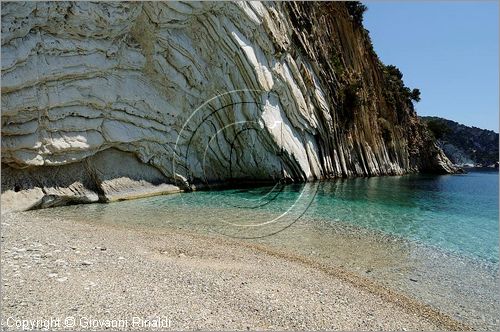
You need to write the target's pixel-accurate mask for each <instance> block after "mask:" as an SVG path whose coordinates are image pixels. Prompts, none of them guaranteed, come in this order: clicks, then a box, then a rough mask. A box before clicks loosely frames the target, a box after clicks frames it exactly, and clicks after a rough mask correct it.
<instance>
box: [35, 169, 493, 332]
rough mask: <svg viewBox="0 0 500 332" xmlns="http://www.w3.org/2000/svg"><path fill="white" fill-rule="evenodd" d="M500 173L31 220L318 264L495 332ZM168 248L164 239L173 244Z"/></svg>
mask: <svg viewBox="0 0 500 332" xmlns="http://www.w3.org/2000/svg"><path fill="white" fill-rule="evenodd" d="M498 189H499V188H498V171H496V170H484V169H481V170H479V169H472V170H470V171H469V173H468V174H465V175H444V176H430V175H406V176H394V177H374V178H358V179H340V180H335V181H327V182H319V183H309V184H300V185H298V184H297V185H280V184H277V185H275V186H270V187H260V188H250V189H230V190H212V191H198V192H193V193H182V194H174V195H165V196H157V197H151V198H146V199H138V200H132V201H123V202H116V203H111V204H91V205H77V206H68V207H61V208H54V209H46V210H40V211H30V212H26V214H27V215H29V214H33V215H34V214H36V215H38V216H47V217H51V218H54V217H57V218H66V219H74V220H80V221H84V222H92V223H94V222H95V223H108V224H115V225H125V226H127V227H136V226H139V227H148V228H161V229H168V228H176V229H179V228H180V229H186V230H189V231H195V232H202V233H209V234H216V235H222V236H229V237H233V238H239V239H244V240H243V241H254V242H258V243H262V244H265V245H269V246H276V247H278V248H279V249H288V250H291V251H294V252H297V253H299V254H303V255H307V256H308V257H315V258H317V259H318V260H322V261H324V262H326V263H328V264H332V265H335V266H340V267H342V268H346V269H348V270H351V271H354V272H356V273H359V274H361V275H362V276H364V277H367V278H372V279H374V280H376V281H378V282H380V283H382V284H386V285H388V286H389V287H392V288H395V289H397V290H399V291H402V292H405V293H408V294H410V295H412V296H413V297H415V298H417V299H420V300H421V301H423V302H425V303H428V304H430V305H432V306H434V307H436V308H438V309H439V310H442V311H443V312H445V313H448V314H449V315H451V316H453V317H455V318H457V319H460V320H463V321H464V322H466V323H468V324H470V325H472V326H473V327H475V328H481V329H483V328H486V329H496V328H498V327H499V326H500V324H499V322H498V320H497V316H498V314H497V312H498V310H500V300H499V298H498V293H499V288H498V277H497V273H498V261H499V248H498V247H499V246H498V242H499V241H498V240H499V230H498V226H499V219H498ZM166 240H167V239H166Z"/></svg>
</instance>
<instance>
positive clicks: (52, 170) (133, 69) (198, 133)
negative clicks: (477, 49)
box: [1, 2, 453, 211]
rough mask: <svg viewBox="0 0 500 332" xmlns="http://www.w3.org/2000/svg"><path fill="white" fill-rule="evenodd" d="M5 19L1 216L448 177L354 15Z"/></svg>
mask: <svg viewBox="0 0 500 332" xmlns="http://www.w3.org/2000/svg"><path fill="white" fill-rule="evenodd" d="M1 6H2V51H1V52H2V86H1V88H2V166H3V167H2V211H5V210H8V209H30V208H39V207H49V206H56V205H63V204H69V203H86V202H96V201H108V200H116V199H126V198H131V197H139V196H144V195H149V194H158V193H165V192H170V191H176V190H189V189H192V188H195V187H198V186H200V185H206V184H215V183H227V182H229V181H238V182H242V181H255V180H263V181H277V180H278V179H283V178H284V179H288V180H293V181H306V180H314V179H322V178H332V177H346V176H374V175H387V174H403V173H407V172H416V171H432V172H440V173H446V172H451V171H453V167H452V166H451V163H450V162H449V160H448V159H447V158H446V157H445V156H444V154H443V153H442V151H441V150H440V149H439V148H438V147H437V146H436V145H435V143H434V140H433V138H432V137H431V136H429V135H428V134H426V132H425V130H424V129H423V128H424V127H423V126H422V125H421V124H420V122H419V120H418V118H417V116H416V113H415V111H414V109H413V105H412V102H411V100H410V98H409V95H408V92H407V88H406V87H404V85H403V84H402V80H401V77H400V76H401V75H399V74H400V73H399V74H398V72H395V71H394V69H393V67H391V66H387V67H386V66H384V65H383V64H382V63H381V62H380V61H379V59H378V58H377V56H376V54H375V53H374V51H373V48H372V46H371V42H370V39H369V36H368V33H367V31H366V30H364V29H363V27H362V25H361V21H360V20H359V17H358V16H356V15H353V13H352V12H350V11H352V6H347V5H346V3H343V2H333V3H330V2H325V3H314V2H312V3H296V2H288V3H273V2H262V3H261V2H251V3H250V2H220V3H219V2H186V3H184V2H101V3H93V2H5V3H2V4H1ZM398 75H399V76H398Z"/></svg>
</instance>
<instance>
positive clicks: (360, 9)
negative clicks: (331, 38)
mask: <svg viewBox="0 0 500 332" xmlns="http://www.w3.org/2000/svg"><path fill="white" fill-rule="evenodd" d="M346 7H347V11H348V12H349V15H351V16H352V18H353V20H354V23H356V25H357V26H361V25H362V24H363V14H364V13H365V12H366V10H367V9H368V8H367V7H366V6H365V5H363V4H362V3H361V2H359V1H346Z"/></svg>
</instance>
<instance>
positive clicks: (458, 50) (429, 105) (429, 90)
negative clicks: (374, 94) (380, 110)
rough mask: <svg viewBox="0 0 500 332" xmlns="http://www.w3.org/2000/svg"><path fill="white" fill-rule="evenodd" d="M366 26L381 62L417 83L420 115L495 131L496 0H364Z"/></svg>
mask: <svg viewBox="0 0 500 332" xmlns="http://www.w3.org/2000/svg"><path fill="white" fill-rule="evenodd" d="M365 4H366V5H367V7H368V11H367V12H366V13H365V15H364V26H365V28H366V29H368V30H369V31H370V36H371V38H372V42H373V46H374V48H375V51H376V52H377V54H378V55H379V57H380V59H381V60H382V61H383V62H384V63H385V64H393V65H395V66H397V67H399V68H400V69H401V71H402V72H403V75H404V78H403V79H404V81H405V83H406V85H407V86H409V87H411V88H419V89H420V91H421V93H422V100H421V101H420V102H419V103H417V104H416V109H417V113H418V114H419V115H435V116H440V117H444V118H447V119H450V120H454V121H457V122H460V123H463V124H465V125H468V126H476V127H479V128H484V129H491V130H495V131H497V132H498V121H499V120H498V112H499V91H498V90H499V83H498V81H499V67H498V63H499V53H498V44H499V36H498V10H499V8H498V2H497V1H476V2H472V1H470V2H469V1H467V2H465V1H443V2H432V1H429V2H408V3H404V2H366V3H365Z"/></svg>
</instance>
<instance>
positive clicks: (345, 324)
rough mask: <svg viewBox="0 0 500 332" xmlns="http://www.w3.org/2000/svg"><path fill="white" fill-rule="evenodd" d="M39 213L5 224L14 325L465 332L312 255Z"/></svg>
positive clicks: (8, 218) (5, 276) (5, 289)
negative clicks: (325, 263) (62, 218)
mask: <svg viewBox="0 0 500 332" xmlns="http://www.w3.org/2000/svg"><path fill="white" fill-rule="evenodd" d="M27 216H29V218H27ZM34 216H35V214H33V213H31V214H23V213H17V214H8V215H2V233H1V234H2V248H1V253H2V260H1V268H2V303H1V310H2V325H3V327H4V328H8V329H20V328H21V327H22V326H21V324H23V323H25V324H28V323H31V324H38V327H39V328H40V327H43V324H52V325H51V326H50V328H54V329H61V330H64V329H68V328H70V329H76V330H90V329H93V330H103V329H105V328H112V329H113V330H115V329H120V330H130V329H136V330H141V329H149V330H168V329H171V330H194V329H202V330H289V329H292V330H320V329H328V330H443V329H448V330H459V329H467V326H464V325H462V324H460V323H458V322H457V321H455V320H453V319H451V318H449V317H448V316H446V315H443V314H441V313H439V312H437V311H435V310H433V309H431V308H430V307H427V306H425V305H422V304H420V303H418V302H416V301H415V300H412V299H410V298H408V297H406V296H403V295H401V294H397V293H395V292H393V291H391V290H388V289H385V288H383V287H382V286H380V285H377V284H375V283H374V282H371V281H368V280H365V279H363V278H361V277H357V276H355V275H353V274H350V273H349V272H347V271H343V270H339V269H334V268H331V267H328V266H324V265H322V264H320V263H318V262H315V261H313V260H311V259H310V258H308V257H302V256H297V255H295V254H291V253H287V252H282V251H279V250H276V249H271V248H269V247H265V246H261V245H256V244H252V243H248V242H245V241H239V240H229V239H227V238H223V237H212V236H206V235H200V234H195V233H188V232H183V231H170V230H152V229H148V228H140V227H130V228H129V227H120V226H111V225H98V224H95V223H86V222H70V221H65V220H60V219H55V218H54V219H50V218H37V217H34ZM50 319H52V322H47V321H46V320H50ZM113 324H114V325H113Z"/></svg>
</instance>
